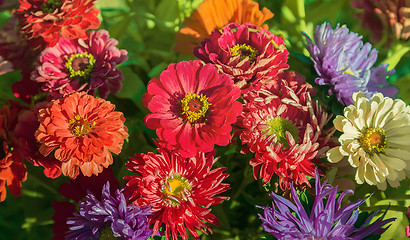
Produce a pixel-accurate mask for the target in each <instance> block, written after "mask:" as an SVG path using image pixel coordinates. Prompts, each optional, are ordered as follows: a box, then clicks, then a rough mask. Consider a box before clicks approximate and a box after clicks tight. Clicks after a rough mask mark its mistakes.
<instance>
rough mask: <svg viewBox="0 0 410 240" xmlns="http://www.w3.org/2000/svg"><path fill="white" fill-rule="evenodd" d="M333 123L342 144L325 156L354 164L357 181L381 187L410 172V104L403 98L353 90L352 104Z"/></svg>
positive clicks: (392, 184) (393, 184)
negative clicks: (371, 94) (392, 97)
mask: <svg viewBox="0 0 410 240" xmlns="http://www.w3.org/2000/svg"><path fill="white" fill-rule="evenodd" d="M333 124H334V126H335V128H336V129H337V130H339V131H341V132H342V133H343V134H342V135H341V136H340V137H339V142H340V144H341V146H340V147H335V148H332V149H330V150H329V151H328V152H327V154H326V156H327V158H328V160H329V161H330V162H332V163H336V162H339V161H347V162H348V163H349V164H350V165H351V166H353V167H354V168H357V170H356V175H355V180H356V182H357V183H359V184H363V183H364V182H366V183H367V184H370V185H377V187H378V188H379V189H381V190H383V189H386V187H387V183H388V184H389V185H390V186H392V187H398V186H399V185H400V181H401V180H403V179H405V178H406V175H407V176H408V175H410V174H409V173H408V169H410V157H409V156H410V151H409V149H410V108H409V106H406V104H405V103H404V102H403V101H402V100H400V99H395V100H393V99H391V98H389V97H384V96H383V94H381V93H376V94H374V95H373V97H372V99H371V100H369V99H367V97H366V96H365V94H364V93H362V92H357V93H354V94H353V104H352V105H350V106H347V107H346V108H345V109H344V116H337V117H336V118H335V120H334V121H333ZM369 132H370V134H369ZM380 139H382V140H380ZM363 144H365V145H363ZM345 156H348V157H347V158H345Z"/></svg>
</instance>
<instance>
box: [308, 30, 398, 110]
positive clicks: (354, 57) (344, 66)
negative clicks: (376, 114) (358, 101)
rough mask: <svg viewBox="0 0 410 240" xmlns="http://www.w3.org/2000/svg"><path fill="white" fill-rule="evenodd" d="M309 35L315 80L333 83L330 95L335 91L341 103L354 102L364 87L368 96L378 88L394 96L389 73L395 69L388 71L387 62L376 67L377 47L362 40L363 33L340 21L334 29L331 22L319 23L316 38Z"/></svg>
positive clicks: (323, 83)
mask: <svg viewBox="0 0 410 240" xmlns="http://www.w3.org/2000/svg"><path fill="white" fill-rule="evenodd" d="M303 34H304V35H305V37H306V41H307V43H308V44H307V45H306V46H305V47H306V48H307V50H308V51H309V53H310V56H311V58H312V60H313V62H314V66H315V69H316V72H317V74H318V75H319V77H318V78H316V83H317V84H319V85H330V86H331V88H330V89H329V95H333V94H336V97H337V100H338V101H339V102H341V103H342V104H346V105H350V104H352V103H353V101H352V95H353V93H354V92H358V91H362V92H363V93H365V95H366V96H367V97H369V98H370V97H371V96H372V95H373V94H374V93H375V92H381V93H383V95H384V96H389V97H394V96H395V95H396V94H397V93H398V89H397V88H396V87H393V86H389V84H388V82H387V81H386V77H387V76H388V75H391V74H393V73H394V70H391V71H387V69H386V68H387V64H383V65H380V66H377V67H374V66H373V65H374V64H375V62H376V60H377V54H378V52H377V50H376V49H372V45H371V44H370V43H365V44H363V41H362V40H361V39H362V36H359V35H358V34H357V33H354V32H350V31H349V29H348V28H347V27H346V26H341V27H340V25H339V24H338V25H337V26H336V28H335V29H332V25H331V24H330V23H326V22H325V23H323V24H322V25H318V26H316V30H315V34H314V40H315V43H314V42H312V40H311V39H310V38H309V37H308V36H307V35H306V34H305V33H303Z"/></svg>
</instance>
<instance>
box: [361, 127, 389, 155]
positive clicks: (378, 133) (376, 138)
mask: <svg viewBox="0 0 410 240" xmlns="http://www.w3.org/2000/svg"><path fill="white" fill-rule="evenodd" d="M359 142H360V145H361V146H362V148H363V149H364V150H365V151H366V152H367V153H369V154H373V153H375V152H376V153H380V152H384V149H385V148H386V147H387V145H388V142H387V138H386V131H385V130H384V129H382V128H367V129H365V130H364V131H363V132H362V135H361V136H360V137H359Z"/></svg>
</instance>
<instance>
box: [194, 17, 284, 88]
mask: <svg viewBox="0 0 410 240" xmlns="http://www.w3.org/2000/svg"><path fill="white" fill-rule="evenodd" d="M194 55H195V56H196V57H198V58H199V59H201V60H202V61H204V62H205V63H213V64H215V65H216V66H218V68H220V69H221V71H222V72H224V73H226V74H228V75H229V76H230V77H231V78H232V79H233V80H234V81H235V84H236V85H237V86H239V87H240V88H241V89H247V88H248V87H249V85H255V84H257V83H258V82H260V81H263V80H264V78H269V77H274V76H276V75H277V74H278V73H279V72H281V71H283V70H284V69H287V68H288V67H289V66H288V64H287V63H286V62H287V59H288V51H287V49H286V47H285V45H284V43H283V40H282V39H281V38H280V37H278V36H275V35H273V34H272V33H270V32H269V31H268V30H264V29H262V30H261V29H259V28H258V27H257V26H255V25H252V24H242V25H240V24H238V23H231V24H228V25H227V26H225V27H224V29H223V30H222V31H219V30H216V31H213V32H212V33H211V35H210V36H209V38H208V39H205V40H204V41H203V42H202V46H201V47H196V48H195V49H194Z"/></svg>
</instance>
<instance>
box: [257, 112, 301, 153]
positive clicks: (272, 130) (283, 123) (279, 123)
mask: <svg viewBox="0 0 410 240" xmlns="http://www.w3.org/2000/svg"><path fill="white" fill-rule="evenodd" d="M266 125H268V126H269V128H267V129H266V131H269V132H268V135H272V134H275V135H276V138H277V141H278V142H279V143H281V144H283V145H284V147H285V148H288V147H289V144H288V141H287V138H286V132H289V133H290V134H291V135H292V137H293V139H294V140H295V142H297V141H298V140H299V131H298V128H297V127H296V126H295V124H293V123H292V121H290V120H287V119H284V118H281V117H275V118H273V119H270V120H268V121H267V122H266ZM262 131H264V130H262Z"/></svg>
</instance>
